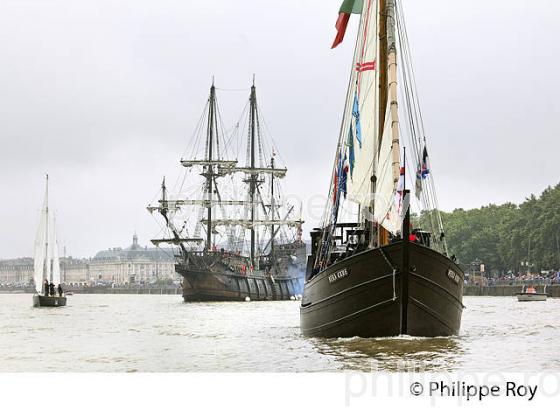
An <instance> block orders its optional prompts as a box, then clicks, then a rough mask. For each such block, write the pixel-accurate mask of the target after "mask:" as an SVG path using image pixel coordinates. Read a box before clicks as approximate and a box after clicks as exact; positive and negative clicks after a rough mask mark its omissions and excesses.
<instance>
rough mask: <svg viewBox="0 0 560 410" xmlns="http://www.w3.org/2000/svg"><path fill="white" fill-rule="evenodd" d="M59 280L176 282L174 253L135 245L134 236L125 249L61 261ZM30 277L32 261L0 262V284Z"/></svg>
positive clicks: (25, 281)
mask: <svg viewBox="0 0 560 410" xmlns="http://www.w3.org/2000/svg"><path fill="white" fill-rule="evenodd" d="M60 271H61V277H62V280H63V282H64V283H66V284H86V283H87V284H98V283H103V284H113V283H114V284H116V285H127V284H132V283H136V284H149V283H154V282H157V281H166V280H175V281H176V280H179V275H177V274H176V273H175V260H174V257H173V250H172V249H170V248H148V247H146V246H144V247H143V246H140V245H139V244H138V237H137V235H136V234H135V235H134V236H133V239H132V245H130V246H129V247H127V248H124V249H123V248H109V249H107V250H103V251H100V252H97V253H96V255H95V256H94V257H93V258H90V259H87V258H84V259H76V258H72V257H66V258H64V257H62V258H60ZM32 277H33V258H29V257H24V258H17V259H8V260H0V285H3V286H18V287H23V286H28V285H29V284H30V283H31V281H32Z"/></svg>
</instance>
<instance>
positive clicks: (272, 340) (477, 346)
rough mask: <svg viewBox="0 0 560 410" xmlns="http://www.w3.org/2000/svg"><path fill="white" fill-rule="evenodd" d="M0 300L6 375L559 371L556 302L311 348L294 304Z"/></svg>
mask: <svg viewBox="0 0 560 410" xmlns="http://www.w3.org/2000/svg"><path fill="white" fill-rule="evenodd" d="M31 299H32V297H31V295H30V294H2V295H0V372H6V371H8V372H12V371H41V372H42V371H57V372H66V371H74V372H97V371H106V372H138V371H139V372H152V371H154V372H156V371H157V372H171V371H173V372H199V371H223V372H241V371H243V372H277V371H278V372H291V371H298V372H299V371H309V372H315V371H341V370H362V371H372V370H381V371H413V370H419V371H543V370H554V371H559V370H560V299H549V300H548V301H546V302H529V303H519V302H517V301H516V299H515V298H512V297H465V298H464V301H463V302H464V304H465V305H466V306H467V309H465V311H464V313H463V324H462V329H461V334H460V335H459V336H456V337H445V338H444V337H441V338H415V337H414V338H413V337H396V338H380V339H361V338H351V339H334V340H325V339H311V338H304V337H302V336H301V334H300V331H299V302H295V301H294V302H248V303H231V302H230V303H195V304H185V303H183V302H182V299H181V297H180V296H178V295H81V294H76V295H74V296H69V297H68V306H66V307H64V308H56V309H48V308H40V309H37V308H32V307H31Z"/></svg>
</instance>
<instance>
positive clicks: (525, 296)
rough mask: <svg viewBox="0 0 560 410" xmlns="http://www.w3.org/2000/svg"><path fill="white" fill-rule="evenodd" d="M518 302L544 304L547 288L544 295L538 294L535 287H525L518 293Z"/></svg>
mask: <svg viewBox="0 0 560 410" xmlns="http://www.w3.org/2000/svg"><path fill="white" fill-rule="evenodd" d="M516 295H517V301H518V302H544V301H546V296H547V294H546V287H545V291H544V292H543V293H538V292H537V290H536V289H535V288H534V287H533V286H529V287H527V289H525V287H523V290H522V291H521V292H520V293H516Z"/></svg>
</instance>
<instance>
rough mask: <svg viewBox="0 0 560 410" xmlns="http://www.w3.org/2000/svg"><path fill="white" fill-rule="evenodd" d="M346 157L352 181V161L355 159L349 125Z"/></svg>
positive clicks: (352, 137)
mask: <svg viewBox="0 0 560 410" xmlns="http://www.w3.org/2000/svg"><path fill="white" fill-rule="evenodd" d="M348 157H349V158H348V162H349V163H350V164H349V165H350V179H352V173H353V171H354V161H355V159H356V157H355V156H354V134H353V133H352V125H350V131H349V132H348Z"/></svg>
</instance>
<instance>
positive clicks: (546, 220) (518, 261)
mask: <svg viewBox="0 0 560 410" xmlns="http://www.w3.org/2000/svg"><path fill="white" fill-rule="evenodd" d="M428 216H429V215H428V214H427V213H426V212H424V213H422V214H421V215H420V220H419V224H420V226H423V225H424V224H423V221H424V222H425V223H426V224H427V219H428ZM441 217H442V220H443V226H444V228H445V237H446V239H447V245H448V248H449V253H450V255H451V254H453V255H455V256H456V257H457V260H458V262H459V263H461V264H462V265H470V264H471V263H472V262H473V261H475V260H479V261H480V262H482V263H483V264H484V265H485V270H486V271H487V272H492V273H494V274H506V273H508V272H514V273H520V272H521V273H523V272H528V271H530V272H532V273H539V272H541V270H553V269H556V270H558V269H560V184H558V185H556V186H555V187H548V188H547V189H545V190H544V191H543V192H542V193H541V194H540V196H538V197H537V196H535V195H531V196H530V197H529V198H526V200H525V201H524V202H523V203H522V204H520V205H516V204H513V203H505V204H503V205H494V204H490V205H488V206H483V207H481V208H477V209H470V210H465V209H461V208H460V209H455V210H454V211H452V212H441Z"/></svg>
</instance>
